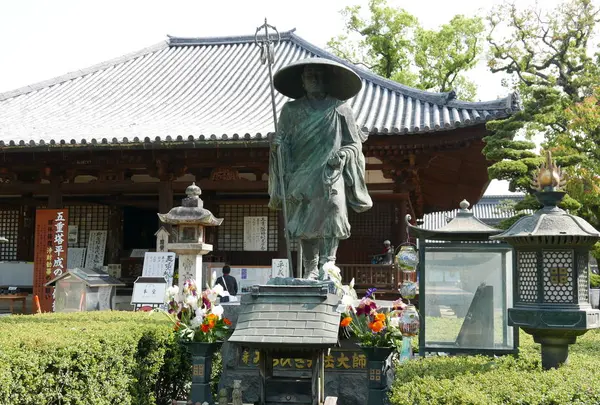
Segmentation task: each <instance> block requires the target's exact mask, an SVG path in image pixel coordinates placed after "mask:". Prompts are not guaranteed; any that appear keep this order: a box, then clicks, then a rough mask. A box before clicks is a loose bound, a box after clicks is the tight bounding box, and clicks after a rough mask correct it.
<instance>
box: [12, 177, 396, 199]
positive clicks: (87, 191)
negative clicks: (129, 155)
mask: <svg viewBox="0 0 600 405" xmlns="http://www.w3.org/2000/svg"><path fill="white" fill-rule="evenodd" d="M196 184H197V185H198V186H199V187H200V188H201V189H202V190H207V191H208V190H212V191H220V192H259V193H265V194H266V193H267V190H268V182H266V181H250V180H232V181H212V180H200V181H197V182H196ZM172 185H173V192H174V193H177V194H183V193H185V189H186V188H187V187H188V186H189V185H190V183H187V182H177V181H176V182H173V183H172ZM159 187H160V182H149V183H134V182H129V181H111V182H92V183H62V184H60V191H61V193H62V195H63V196H67V195H99V194H110V195H112V194H158V193H159ZM393 187H394V183H372V184H367V188H368V189H369V190H392V189H393ZM51 192H52V185H51V184H47V183H46V184H32V183H10V184H2V186H0V195H23V194H33V195H50V193H51ZM55 192H56V191H55Z"/></svg>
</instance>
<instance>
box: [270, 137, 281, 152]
mask: <svg viewBox="0 0 600 405" xmlns="http://www.w3.org/2000/svg"><path fill="white" fill-rule="evenodd" d="M282 143H283V142H282V140H281V136H279V135H275V136H274V137H273V138H272V139H271V150H274V151H276V150H277V148H279V146H280V145H281V144H282Z"/></svg>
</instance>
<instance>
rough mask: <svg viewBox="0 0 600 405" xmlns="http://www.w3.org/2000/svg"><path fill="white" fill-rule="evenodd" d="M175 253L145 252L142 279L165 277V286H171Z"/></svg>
mask: <svg viewBox="0 0 600 405" xmlns="http://www.w3.org/2000/svg"><path fill="white" fill-rule="evenodd" d="M174 272H175V253H173V252H170V253H163V252H146V254H145V255H144V267H143V269H142V277H165V278H166V279H167V284H168V285H172V284H173V273H174Z"/></svg>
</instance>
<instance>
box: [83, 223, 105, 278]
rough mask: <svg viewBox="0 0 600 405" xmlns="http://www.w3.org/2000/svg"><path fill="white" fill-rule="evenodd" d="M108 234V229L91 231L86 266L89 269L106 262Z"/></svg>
mask: <svg viewBox="0 0 600 405" xmlns="http://www.w3.org/2000/svg"><path fill="white" fill-rule="evenodd" d="M107 235H108V231H90V237H89V239H88V247H87V254H86V256H85V267H86V268H87V269H92V268H94V267H102V265H103V264H104V251H105V250H106V237H107Z"/></svg>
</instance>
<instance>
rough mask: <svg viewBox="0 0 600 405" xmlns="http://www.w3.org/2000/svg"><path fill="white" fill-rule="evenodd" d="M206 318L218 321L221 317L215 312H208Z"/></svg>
mask: <svg viewBox="0 0 600 405" xmlns="http://www.w3.org/2000/svg"><path fill="white" fill-rule="evenodd" d="M206 319H208V320H209V321H216V320H217V319H219V317H218V316H216V315H215V314H208V315H206Z"/></svg>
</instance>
